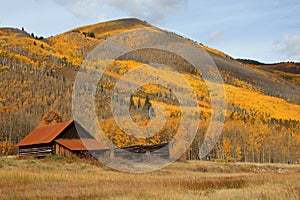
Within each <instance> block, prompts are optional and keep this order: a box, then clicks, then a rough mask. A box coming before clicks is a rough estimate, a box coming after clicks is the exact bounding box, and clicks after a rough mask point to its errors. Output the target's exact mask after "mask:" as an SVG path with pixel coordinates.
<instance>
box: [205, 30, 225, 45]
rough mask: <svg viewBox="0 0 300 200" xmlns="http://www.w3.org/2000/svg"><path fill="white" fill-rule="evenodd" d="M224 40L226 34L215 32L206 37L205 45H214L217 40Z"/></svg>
mask: <svg viewBox="0 0 300 200" xmlns="http://www.w3.org/2000/svg"><path fill="white" fill-rule="evenodd" d="M222 38H224V34H223V33H222V32H220V31H217V32H213V33H212V34H210V35H209V36H207V37H205V38H204V42H205V43H213V42H215V41H217V40H220V39H222Z"/></svg>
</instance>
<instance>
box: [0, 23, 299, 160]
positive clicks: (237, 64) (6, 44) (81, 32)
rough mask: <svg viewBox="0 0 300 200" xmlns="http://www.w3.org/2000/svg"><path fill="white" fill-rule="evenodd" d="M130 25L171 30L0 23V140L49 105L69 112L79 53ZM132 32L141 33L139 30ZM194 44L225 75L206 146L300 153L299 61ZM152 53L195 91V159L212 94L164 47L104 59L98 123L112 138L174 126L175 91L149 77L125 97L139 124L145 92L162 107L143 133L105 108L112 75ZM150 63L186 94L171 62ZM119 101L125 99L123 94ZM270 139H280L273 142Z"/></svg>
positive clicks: (151, 58)
mask: <svg viewBox="0 0 300 200" xmlns="http://www.w3.org/2000/svg"><path fill="white" fill-rule="evenodd" d="M136 28H147V30H148V31H149V32H159V33H161V34H172V35H176V34H175V33H170V32H167V31H165V30H161V29H158V28H156V27H154V26H152V25H150V24H148V23H147V22H144V21H141V20H138V19H121V20H114V21H109V22H103V23H99V24H94V25H88V26H84V27H79V28H74V29H72V30H70V31H67V32H65V33H61V34H58V35H56V36H53V37H49V38H41V37H36V36H34V34H29V33H27V32H26V31H24V30H19V29H14V28H0V70H1V79H0V87H1V91H0V127H1V130H0V141H10V142H13V143H16V142H18V141H20V140H21V139H22V138H23V137H24V136H25V135H26V134H27V133H28V132H29V131H30V130H32V129H33V128H34V127H35V126H37V125H38V124H39V123H40V122H41V117H42V116H43V115H44V114H45V113H46V112H47V111H49V110H53V109H55V110H58V111H59V112H60V113H61V114H62V116H63V119H65V120H68V119H70V118H72V112H71V106H72V105H71V102H72V92H73V84H74V80H75V77H76V73H77V71H78V69H79V67H80V66H81V64H82V62H83V60H84V59H85V57H86V56H87V55H88V53H89V52H90V51H91V50H93V49H94V48H95V47H96V46H97V45H98V44H99V43H100V42H102V41H105V40H106V39H107V38H109V37H111V36H113V35H116V34H118V33H121V32H125V31H130V30H134V29H136ZM135 37H139V38H141V39H143V37H144V36H143V35H136V36H135ZM179 37H181V36H179ZM185 40H186V41H189V42H190V40H189V39H185ZM194 44H195V45H198V46H199V48H200V47H202V48H204V49H205V50H206V51H208V53H209V55H210V56H211V57H212V59H213V60H214V62H215V63H216V65H217V66H218V68H219V70H220V72H221V75H222V77H223V80H224V82H225V85H224V86H225V90H226V100H227V109H228V110H227V116H226V123H225V129H224V132H223V135H222V138H220V140H219V142H218V144H217V146H216V148H215V149H214V150H213V151H212V152H211V153H212V154H213V155H214V156H215V157H217V158H220V159H235V160H242V161H255V162H267V161H268V162H287V161H288V160H292V161H296V160H298V159H300V155H299V154H296V153H294V152H295V150H296V152H297V150H299V147H300V135H299V127H300V114H299V113H300V90H299V73H298V71H297V70H298V69H299V68H298V67H299V65H298V64H292V63H290V65H288V66H287V65H284V66H283V65H282V64H276V65H270V66H269V65H261V63H253V62H245V61H243V60H234V59H233V58H232V57H230V56H229V55H226V54H225V53H223V52H220V51H218V50H216V49H212V48H209V47H206V46H204V45H201V44H196V43H194ZM155 61H156V62H158V61H159V63H161V64H165V65H168V66H171V68H174V69H176V70H177V71H178V72H180V73H181V74H183V76H184V77H185V78H186V79H187V80H188V82H189V83H190V84H191V85H192V87H193V89H194V91H195V93H196V94H197V100H198V104H199V107H200V108H199V109H200V114H201V116H200V118H201V122H202V123H201V124H199V130H198V136H197V138H196V139H195V141H194V143H193V144H192V147H191V148H192V150H191V151H190V152H189V154H190V155H188V156H189V158H193V159H197V151H198V150H197V147H198V146H199V144H200V143H201V142H202V141H203V135H204V134H205V130H206V129H207V124H208V122H209V120H210V116H211V105H210V101H211V100H210V97H209V94H208V89H207V86H206V84H205V83H204V82H203V80H202V77H201V75H199V74H198V73H196V72H195V69H193V68H192V67H191V65H190V64H189V63H188V62H187V61H186V60H184V59H182V58H181V57H179V56H176V55H173V54H171V53H169V52H164V51H161V50H155V49H144V50H139V51H136V52H130V53H129V54H127V55H124V56H122V57H120V58H119V59H118V60H116V61H114V62H113V63H112V64H111V67H110V69H109V70H106V71H105V72H104V78H103V79H102V80H101V81H100V82H99V84H98V93H97V96H96V106H95V107H96V110H97V114H98V119H99V123H100V125H101V126H102V127H103V128H104V132H105V134H106V135H107V136H108V137H109V138H110V139H111V140H112V141H114V143H115V144H117V145H118V146H124V145H125V146H126V145H131V144H137V143H158V142H166V141H170V139H171V138H172V137H173V136H174V134H175V133H176V130H177V128H178V121H179V120H180V108H179V103H178V99H176V96H175V95H174V94H173V93H172V91H171V90H169V89H168V88H165V87H161V86H159V85H154V84H149V85H146V86H144V87H142V88H140V89H139V90H138V91H136V92H135V93H134V94H133V98H132V100H130V101H131V103H132V107H131V108H130V114H131V116H132V118H133V119H134V120H135V122H136V123H138V124H140V125H145V124H147V123H148V122H149V117H148V110H147V109H144V107H146V106H145V104H146V103H145V102H146V99H149V101H150V104H156V103H158V104H161V105H163V106H164V107H165V108H166V112H167V116H168V119H167V124H166V125H165V126H164V127H163V129H162V130H160V132H159V134H157V135H156V136H154V137H152V138H150V140H138V139H136V138H134V137H132V136H128V135H127V134H125V133H124V132H123V131H122V130H120V129H119V128H118V127H117V126H116V124H115V122H114V119H113V118H112V113H111V109H110V103H111V96H112V95H113V89H114V86H115V84H116V82H117V81H118V80H119V79H120V78H121V77H122V76H123V75H124V74H125V73H126V72H128V71H129V70H131V69H133V68H135V67H136V66H139V65H140V64H142V63H149V62H155ZM297 66H298V67H297ZM153 70H154V69H153V68H151V67H149V68H145V69H144V71H145V72H148V73H152V72H153ZM156 70H158V71H157V73H160V74H162V75H164V74H165V75H164V76H165V77H166V79H168V80H169V81H170V83H169V84H170V85H172V86H174V87H176V88H178V89H179V92H180V93H181V94H185V91H186V88H184V87H183V86H182V85H181V82H178V81H176V80H173V79H172V77H171V76H170V77H168V73H169V74H171V73H172V70H169V69H156ZM159 70H160V71H159ZM137 80H138V77H137ZM114 98H118V97H114ZM118 101H120V102H124V105H125V103H126V102H129V99H118ZM233 133H234V134H233ZM251 141H252V142H251ZM276 141H282V142H281V143H280V144H278V143H276ZM266 149H267V150H266ZM298 152H299V151H298Z"/></svg>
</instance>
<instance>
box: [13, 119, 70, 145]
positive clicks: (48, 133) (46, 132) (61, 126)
mask: <svg viewBox="0 0 300 200" xmlns="http://www.w3.org/2000/svg"><path fill="white" fill-rule="evenodd" d="M73 122H74V119H71V120H68V121H64V122H60V123H57V124H50V125H46V126H38V127H36V128H35V129H33V130H32V131H31V132H30V133H29V134H28V135H27V136H26V137H25V138H24V139H23V140H21V141H20V142H19V143H18V144H17V146H27V145H34V144H45V143H50V142H52V141H53V140H54V139H55V138H56V137H57V136H58V135H59V134H61V133H62V132H63V131H64V130H65V129H66V128H67V127H68V126H70V125H71V124H72V123H73Z"/></svg>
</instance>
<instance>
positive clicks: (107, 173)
mask: <svg viewBox="0 0 300 200" xmlns="http://www.w3.org/2000/svg"><path fill="white" fill-rule="evenodd" d="M0 199H130V200H132V199H183V200H184V199H188V200H191V199H272V200H273V199H280V200H282V199H289V200H290V199H300V166H299V165H283V164H252V163H218V162H205V161H188V162H176V163H173V164H172V165H170V166H169V167H167V168H164V169H162V170H160V171H157V172H152V173H146V174H127V173H121V172H116V171H113V170H110V169H109V168H107V167H103V166H101V164H100V163H97V162H88V161H84V160H80V159H76V158H72V159H71V158H68V159H67V158H57V157H49V158H46V159H41V160H35V159H26V160H25V159H17V158H13V157H9V158H7V157H2V158H0Z"/></svg>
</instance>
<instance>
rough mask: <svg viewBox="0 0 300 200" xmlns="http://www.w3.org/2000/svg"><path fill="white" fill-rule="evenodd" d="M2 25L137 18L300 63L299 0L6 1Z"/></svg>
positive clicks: (42, 27) (239, 51)
mask: <svg viewBox="0 0 300 200" xmlns="http://www.w3.org/2000/svg"><path fill="white" fill-rule="evenodd" d="M0 5H1V6H0V27H16V28H19V29H21V28H22V27H24V28H25V30H26V31H27V32H29V33H32V32H33V33H34V34H35V35H38V36H44V37H48V36H54V35H57V34H59V33H62V32H65V31H68V30H70V29H72V28H75V27H78V26H84V25H88V24H94V23H99V22H103V21H108V20H113V19H119V18H128V17H136V18H140V19H142V20H146V21H147V22H149V23H150V24H152V25H155V26H158V27H160V28H162V29H165V30H169V31H173V32H175V33H177V34H180V35H182V36H185V37H188V38H190V39H192V40H195V41H197V42H199V43H203V44H204V45H206V46H209V47H213V48H216V49H219V50H221V51H223V52H225V53H226V54H229V55H230V56H232V57H234V58H247V59H254V60H258V61H261V62H265V63H273V62H280V61H295V62H300V12H299V10H300V1H299V0H285V1H283V0H251V1H250V0H245V1H240V0H226V1H225V0H210V1H206V0H26V1H20V0H9V1H8V0H1V4H0Z"/></svg>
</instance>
